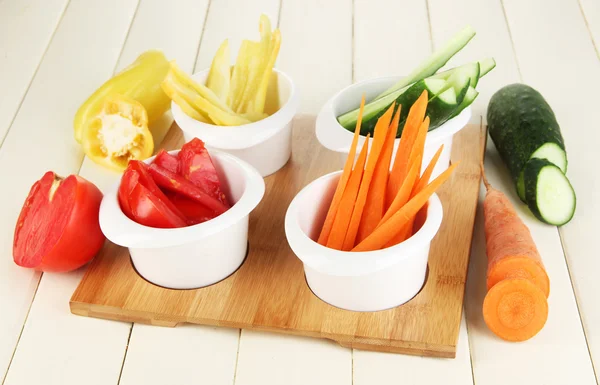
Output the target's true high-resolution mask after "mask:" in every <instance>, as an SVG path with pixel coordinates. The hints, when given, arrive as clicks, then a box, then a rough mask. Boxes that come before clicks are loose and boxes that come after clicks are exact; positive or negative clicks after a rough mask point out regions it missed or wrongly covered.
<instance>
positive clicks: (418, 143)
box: [409, 116, 429, 175]
mask: <svg viewBox="0 0 600 385" xmlns="http://www.w3.org/2000/svg"><path fill="white" fill-rule="evenodd" d="M428 130H429V116H427V117H425V120H423V122H422V123H421V124H420V125H419V130H418V132H417V137H416V138H415V142H414V143H413V146H412V149H411V150H410V158H409V164H410V163H411V162H415V163H417V164H418V165H419V175H420V174H421V164H422V163H423V153H424V152H425V139H426V138H427V131H428Z"/></svg>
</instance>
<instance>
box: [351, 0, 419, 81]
mask: <svg viewBox="0 0 600 385" xmlns="http://www.w3.org/2000/svg"><path fill="white" fill-rule="evenodd" d="M430 54H431V39H430V36H429V22H428V19H427V4H426V2H425V0H417V1H384V0H373V1H371V0H356V1H355V2H354V80H355V81H357V82H359V81H362V80H366V79H371V78H376V77H382V76H403V75H407V74H408V73H409V72H411V71H412V70H413V69H414V68H415V67H416V66H417V65H419V63H420V62H421V61H423V60H425V59H426V58H427V57H428V56H429V55H430Z"/></svg>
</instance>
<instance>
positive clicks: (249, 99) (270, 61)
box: [162, 15, 281, 126]
mask: <svg viewBox="0 0 600 385" xmlns="http://www.w3.org/2000/svg"><path fill="white" fill-rule="evenodd" d="M259 31H260V35H261V39H260V41H259V42H254V41H249V40H244V41H242V44H241V47H240V50H239V52H238V55H237V59H236V63H235V65H234V66H233V68H232V69H230V63H229V61H230V54H229V43H228V41H227V40H225V41H224V42H223V44H221V46H220V47H219V49H218V50H217V53H216V54H215V57H214V58H213V62H212V64H211V67H210V71H209V73H208V78H207V80H206V85H203V84H199V83H197V82H196V81H194V80H193V79H192V78H191V77H189V76H188V75H187V74H185V73H184V72H183V71H182V70H181V69H179V67H177V65H176V64H175V63H174V62H172V63H171V70H170V71H169V75H168V76H167V77H166V78H165V80H164V82H163V84H162V87H163V89H164V91H165V92H166V93H167V95H169V97H170V98H171V99H172V100H173V101H174V102H175V103H176V104H177V105H179V106H180V107H181V109H182V111H183V112H184V113H185V114H187V115H188V116H190V117H191V118H193V119H196V120H199V121H202V122H205V123H211V124H215V125H219V126H239V125H243V124H248V123H251V122H254V121H257V120H260V119H264V118H265V117H266V116H267V114H266V113H265V102H266V97H267V89H268V86H269V83H270V80H271V77H272V73H273V67H274V65H275V61H276V59H277V55H278V54H279V48H280V46H281V33H280V32H279V29H275V30H274V31H272V30H271V22H270V20H269V18H268V17H267V16H265V15H261V17H260V22H259Z"/></svg>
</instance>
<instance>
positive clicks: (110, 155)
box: [81, 94, 154, 171]
mask: <svg viewBox="0 0 600 385" xmlns="http://www.w3.org/2000/svg"><path fill="white" fill-rule="evenodd" d="M81 143H82V145H83V150H84V151H85V154H86V155H87V156H88V157H89V158H90V159H91V160H93V161H94V162H96V163H98V164H99V165H102V166H105V167H107V168H110V169H113V170H116V171H122V170H124V169H125V168H126V167H127V163H128V162H129V160H131V159H137V160H144V159H146V158H148V157H149V156H151V155H152V151H153V150H154V141H153V139H152V134H151V133H150V130H149V129H148V114H147V113H146V109H145V108H144V106H143V105H142V104H141V103H140V102H138V101H136V100H133V99H131V98H128V97H126V96H123V95H119V94H110V95H107V96H106V97H105V98H104V105H103V108H102V110H101V111H100V113H99V114H98V115H96V116H95V117H93V118H91V119H89V120H88V122H87V123H86V124H85V125H84V127H83V135H82V142H81Z"/></svg>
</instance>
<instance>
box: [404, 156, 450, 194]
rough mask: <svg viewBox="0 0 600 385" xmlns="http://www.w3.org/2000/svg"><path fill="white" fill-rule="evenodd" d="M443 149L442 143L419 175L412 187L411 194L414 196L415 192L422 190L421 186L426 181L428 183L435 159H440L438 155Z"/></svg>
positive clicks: (435, 162)
mask: <svg viewBox="0 0 600 385" xmlns="http://www.w3.org/2000/svg"><path fill="white" fill-rule="evenodd" d="M443 150H444V145H443V144H442V145H441V146H440V148H438V150H437V152H436V153H435V155H434V156H433V158H431V161H430V162H429V164H428V165H427V168H426V169H425V171H423V175H421V178H419V181H418V182H417V184H415V187H414V188H413V191H412V194H411V196H414V195H415V194H416V193H418V192H419V191H421V190H423V188H424V187H425V186H427V183H429V178H431V174H433V169H434V168H435V165H436V164H437V161H438V160H439V159H440V155H442V151H443Z"/></svg>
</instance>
